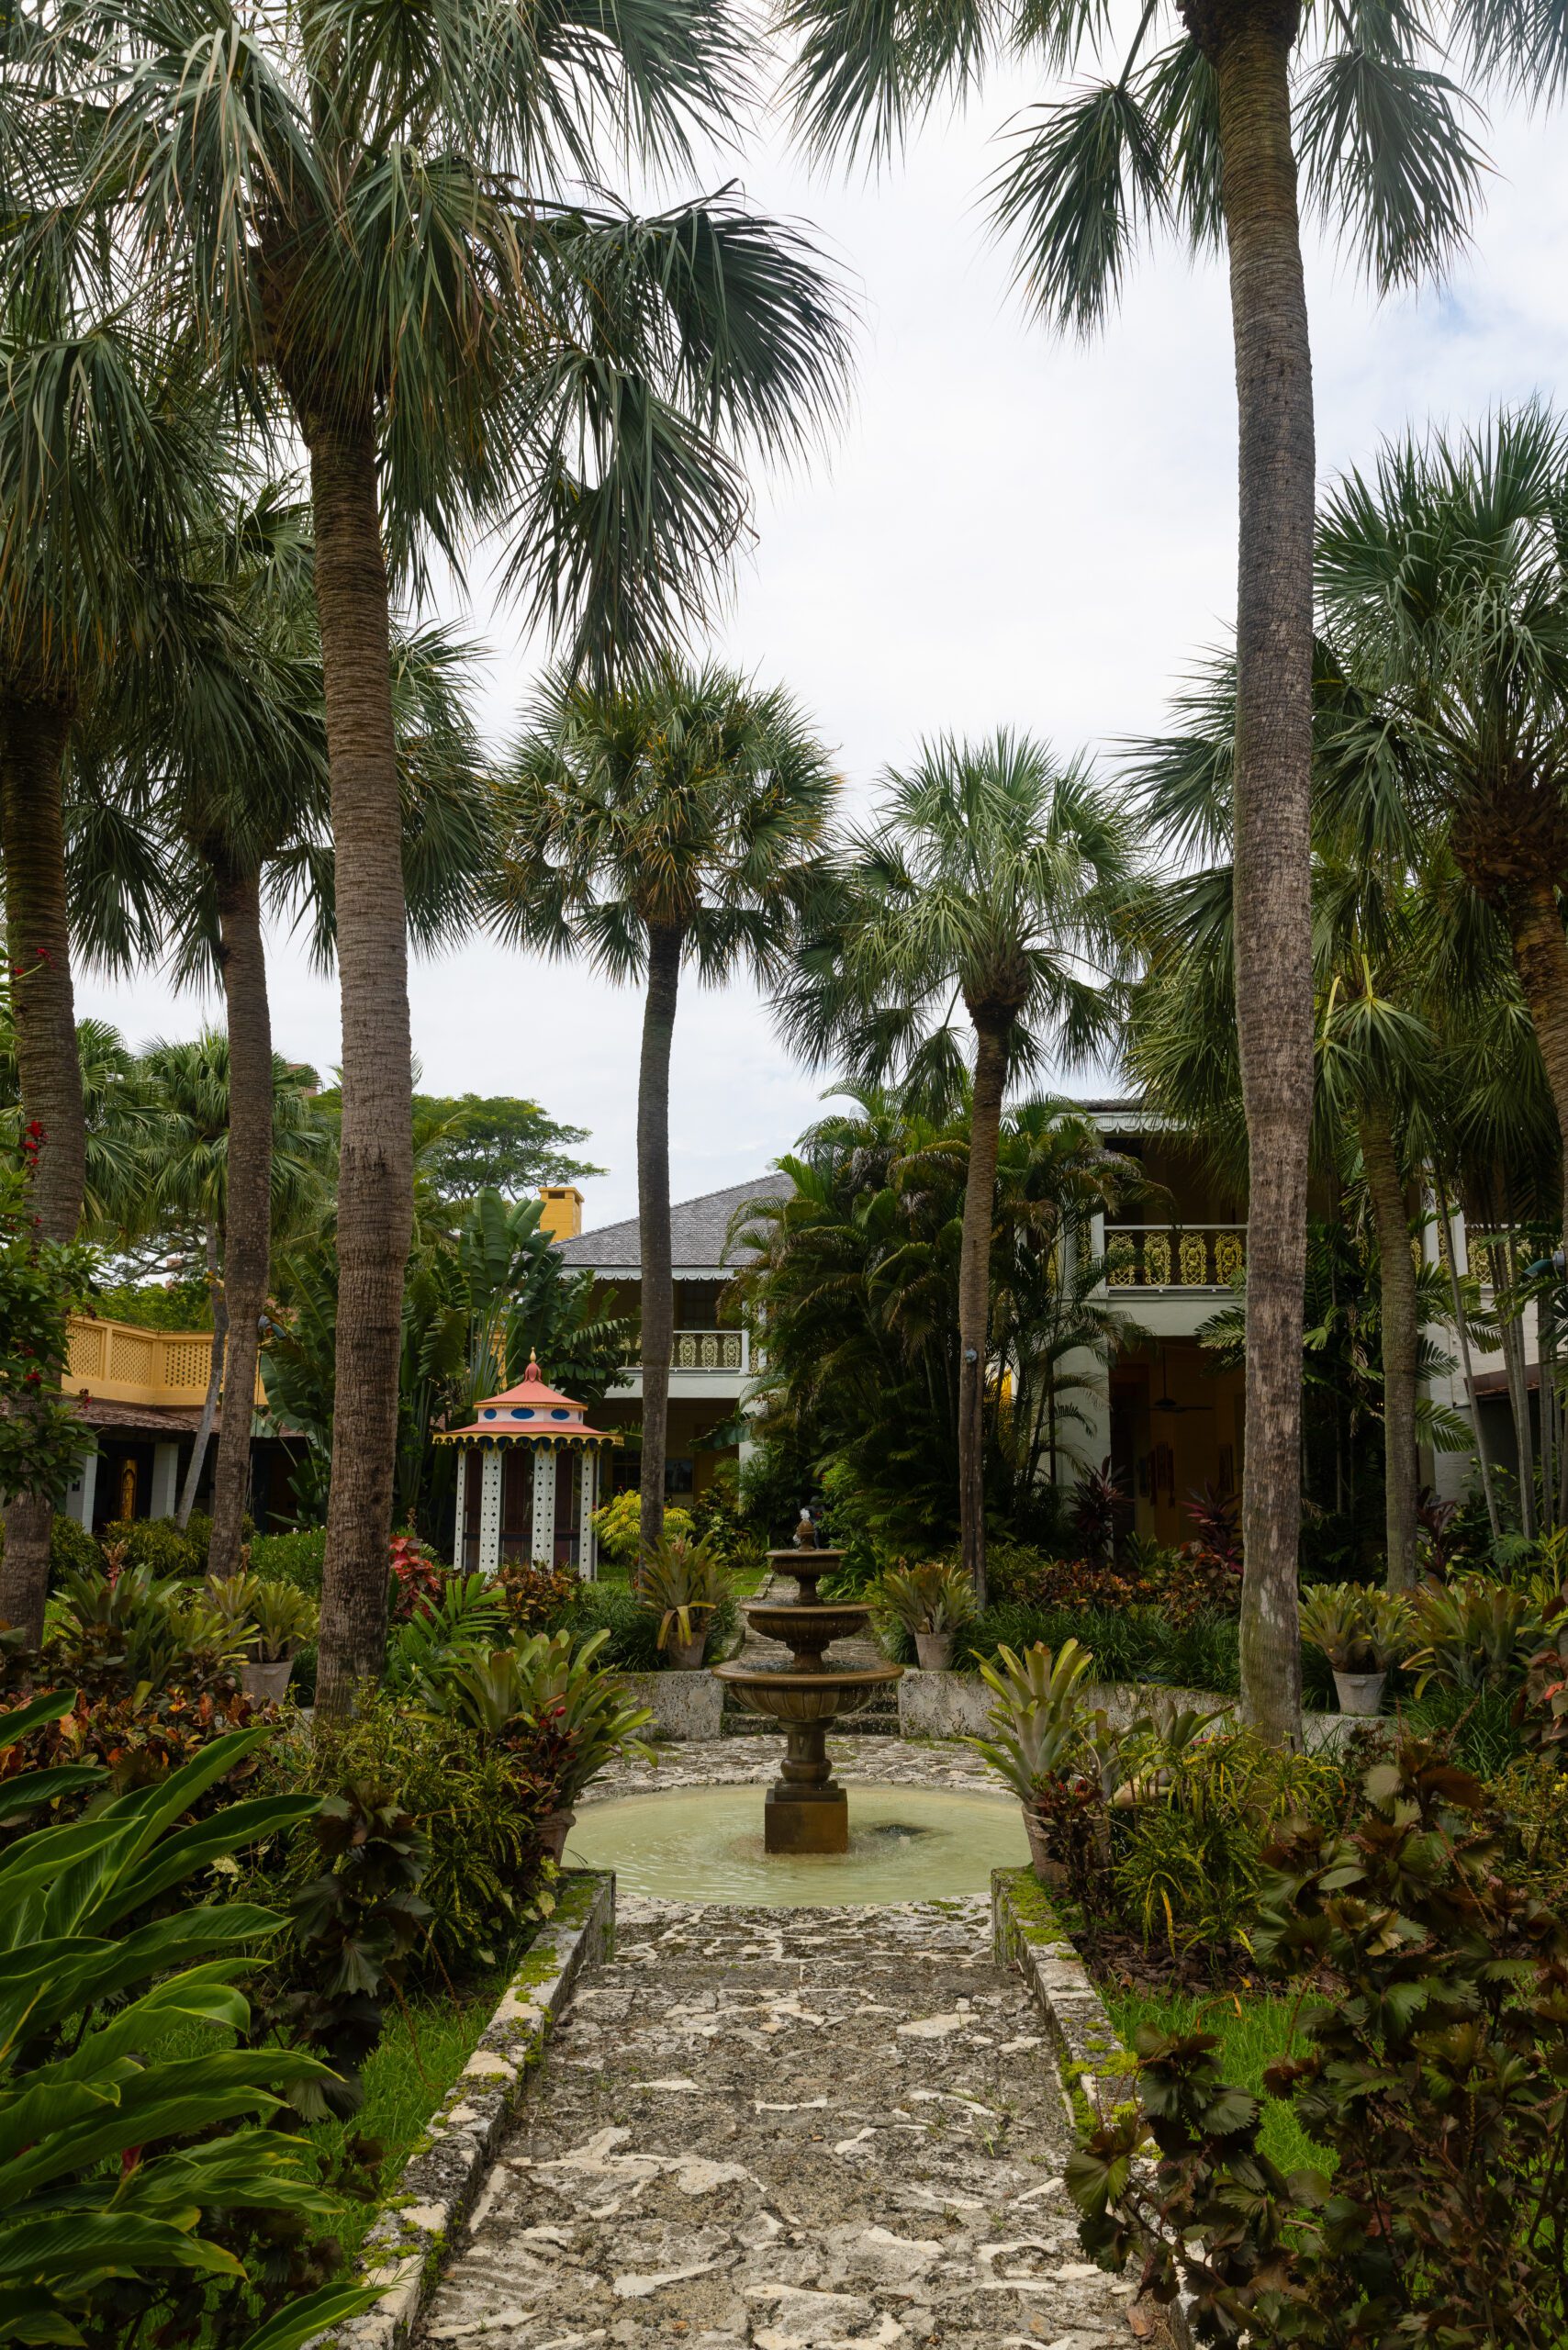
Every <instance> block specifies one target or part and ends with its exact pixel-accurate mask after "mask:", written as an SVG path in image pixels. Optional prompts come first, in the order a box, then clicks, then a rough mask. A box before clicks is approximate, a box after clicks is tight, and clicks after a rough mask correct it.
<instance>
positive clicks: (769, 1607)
mask: <svg viewBox="0 0 1568 2350" xmlns="http://www.w3.org/2000/svg"><path fill="white" fill-rule="evenodd" d="M745 1619H746V1622H747V1623H748V1624H749V1625H750V1626H751V1628H752V1630H753V1631H754V1632H758V1633H760V1634H761V1636H762V1638H763V1639H765V1640H778V1641H781V1642H782V1643H783V1645H784V1646H785V1647H786V1648H788V1647H790V1646H791V1645H792V1646H794V1647H796V1648H805V1647H807V1646H808V1645H809V1646H811V1647H813V1648H815V1649H818V1650H821V1649H825V1648H827V1647H828V1646H829V1645H830V1643H831V1642H833V1641H834V1640H852V1639H854V1638H855V1635H856V1633H857V1632H858V1631H861V1630H863V1629H864V1628H865V1623H866V1610H865V1609H864V1608H863V1607H851V1606H843V1607H834V1606H825V1605H824V1606H820V1607H819V1606H814V1605H813V1604H812V1603H811V1602H809V1601H801V1600H794V1599H784V1600H760V1599H748V1600H747V1601H746V1603H745ZM808 1636H809V1639H808Z"/></svg>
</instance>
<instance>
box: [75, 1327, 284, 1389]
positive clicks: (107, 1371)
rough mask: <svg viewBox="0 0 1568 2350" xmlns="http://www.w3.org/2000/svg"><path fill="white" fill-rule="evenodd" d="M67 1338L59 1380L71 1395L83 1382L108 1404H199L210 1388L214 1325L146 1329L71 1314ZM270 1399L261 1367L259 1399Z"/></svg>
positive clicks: (81, 1387) (258, 1376)
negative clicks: (194, 1328) (197, 1328)
mask: <svg viewBox="0 0 1568 2350" xmlns="http://www.w3.org/2000/svg"><path fill="white" fill-rule="evenodd" d="M67 1344H68V1349H69V1351H68V1353H67V1357H66V1371H65V1376H64V1378H63V1379H62V1381H61V1382H60V1383H61V1386H62V1389H63V1390H64V1392H65V1393H66V1394H68V1395H75V1394H79V1393H81V1391H82V1389H83V1388H85V1389H86V1391H87V1393H88V1394H89V1395H95V1396H97V1397H99V1398H100V1399H101V1400H102V1401H103V1402H104V1403H106V1404H199V1403H200V1402H201V1401H202V1399H203V1397H204V1396H205V1395H206V1393H207V1378H208V1376H209V1374H210V1372H211V1370H212V1333H211V1331H210V1330H143V1329H140V1328H138V1326H136V1324H135V1323H132V1322H104V1321H99V1320H98V1319H97V1318H96V1317H95V1316H94V1315H85V1314H73V1315H72V1316H71V1322H70V1328H69V1333H68V1340H67ZM266 1400H267V1399H266V1393H265V1391H264V1390H263V1386H262V1381H261V1374H260V1372H258V1373H257V1375H256V1403H257V1404H258V1405H259V1406H264V1405H265V1403H266Z"/></svg>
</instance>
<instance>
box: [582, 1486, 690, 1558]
mask: <svg viewBox="0 0 1568 2350" xmlns="http://www.w3.org/2000/svg"><path fill="white" fill-rule="evenodd" d="M593 1530H594V1532H595V1533H596V1534H597V1535H598V1537H599V1549H600V1550H601V1551H602V1552H603V1554H604V1556H605V1557H606V1558H607V1559H608V1560H610V1562H611V1564H612V1565H614V1566H618V1567H628V1568H630V1567H632V1566H633V1565H634V1564H635V1562H636V1558H637V1552H638V1550H640V1549H641V1547H642V1541H643V1504H642V1498H641V1496H640V1495H639V1494H637V1493H636V1492H635V1490H634V1489H633V1488H631V1487H628V1489H627V1491H626V1492H625V1493H623V1494H616V1496H615V1499H614V1500H613V1501H610V1502H606V1503H605V1504H604V1505H603V1507H602V1508H601V1509H596V1510H595V1512H594V1514H593ZM691 1531H692V1523H691V1513H690V1511H689V1510H684V1509H681V1508H680V1507H679V1506H678V1505H672V1506H671V1507H670V1508H668V1509H666V1512H665V1532H666V1535H676V1534H689V1533H690V1532H691Z"/></svg>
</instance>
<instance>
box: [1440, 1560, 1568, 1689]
mask: <svg viewBox="0 0 1568 2350" xmlns="http://www.w3.org/2000/svg"><path fill="white" fill-rule="evenodd" d="M1541 1596H1543V1595H1538V1594H1537V1593H1536V1592H1535V1591H1533V1590H1531V1589H1529V1588H1526V1589H1522V1590H1521V1589H1517V1588H1515V1587H1514V1586H1512V1585H1510V1584H1508V1583H1493V1582H1491V1581H1489V1580H1488V1579H1487V1578H1486V1577H1484V1576H1482V1575H1462V1576H1461V1577H1460V1578H1459V1579H1458V1580H1457V1581H1456V1582H1453V1583H1427V1584H1424V1585H1423V1586H1422V1588H1421V1589H1420V1590H1419V1591H1418V1592H1417V1594H1416V1597H1415V1602H1414V1606H1415V1637H1416V1645H1415V1646H1414V1647H1413V1649H1412V1651H1411V1652H1410V1654H1409V1655H1408V1657H1407V1658H1406V1665H1407V1666H1408V1669H1409V1670H1410V1671H1411V1672H1412V1673H1415V1674H1416V1675H1417V1683H1416V1686H1417V1693H1418V1694H1419V1693H1421V1692H1424V1691H1425V1690H1426V1689H1427V1688H1428V1686H1429V1685H1431V1684H1434V1683H1436V1684H1438V1685H1439V1687H1443V1688H1450V1689H1467V1690H1470V1689H1504V1688H1508V1687H1511V1686H1513V1685H1514V1684H1517V1683H1518V1682H1519V1681H1521V1680H1522V1679H1523V1677H1524V1671H1525V1665H1526V1661H1527V1659H1528V1658H1529V1655H1530V1652H1531V1651H1532V1650H1534V1649H1535V1648H1536V1647H1537V1645H1538V1643H1539V1642H1540V1636H1541V1631H1542V1628H1543V1625H1544V1620H1545V1614H1546V1611H1545V1610H1543V1608H1542V1606H1541V1605H1540V1597H1541Z"/></svg>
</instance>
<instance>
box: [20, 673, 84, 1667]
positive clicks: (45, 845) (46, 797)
mask: <svg viewBox="0 0 1568 2350" xmlns="http://www.w3.org/2000/svg"><path fill="white" fill-rule="evenodd" d="M70 731H71V718H70V712H69V711H68V710H67V709H66V708H65V706H64V705H63V704H62V703H58V702H37V701H21V700H14V699H7V700H6V701H5V702H4V703H0V858H3V859H4V862H5V867H6V960H7V962H8V963H9V965H10V977H11V1017H12V1024H13V1027H14V1031H15V1035H16V1040H17V1088H18V1091H19V1093H20V1097H21V1111H22V1125H23V1127H24V1129H26V1128H28V1127H36V1129H37V1134H36V1136H35V1139H36V1141H37V1145H38V1149H37V1154H36V1157H35V1158H34V1160H33V1168H34V1172H33V1176H32V1207H33V1214H34V1215H35V1216H36V1218H37V1220H38V1233H39V1238H40V1239H41V1240H59V1241H71V1240H74V1239H75V1237H76V1228H77V1225H79V1224H80V1223H81V1221H82V1198H83V1192H84V1189H85V1185H86V1147H87V1145H86V1125H85V1121H84V1116H83V1110H82V1068H81V1062H80V1060H79V1059H78V1057H77V1052H76V1007H75V1002H74V1000H73V991H72V984H71V935H70V931H69V928H68V926H67V921H66V908H65V836H64V831H63V827H62V820H61V787H60V770H61V764H62V760H63V758H64V756H65V745H66V741H67V738H68V736H69V734H70ZM53 1516H54V1510H53V1505H51V1504H50V1502H49V1501H48V1500H46V1499H43V1498H40V1497H39V1496H38V1495H36V1494H17V1498H16V1499H15V1500H14V1501H12V1502H8V1503H7V1504H6V1508H5V1512H4V1518H5V1532H6V1547H5V1557H4V1560H3V1561H0V1619H3V1620H4V1621H6V1622H7V1623H9V1624H12V1625H14V1626H16V1628H17V1629H18V1630H19V1631H20V1632H21V1633H22V1634H23V1636H24V1639H26V1641H27V1643H28V1646H29V1647H37V1645H38V1643H39V1641H40V1640H41V1639H42V1638H43V1611H44V1602H45V1600H46V1598H47V1596H48V1592H49V1532H50V1522H51V1521H52V1519H53Z"/></svg>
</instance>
